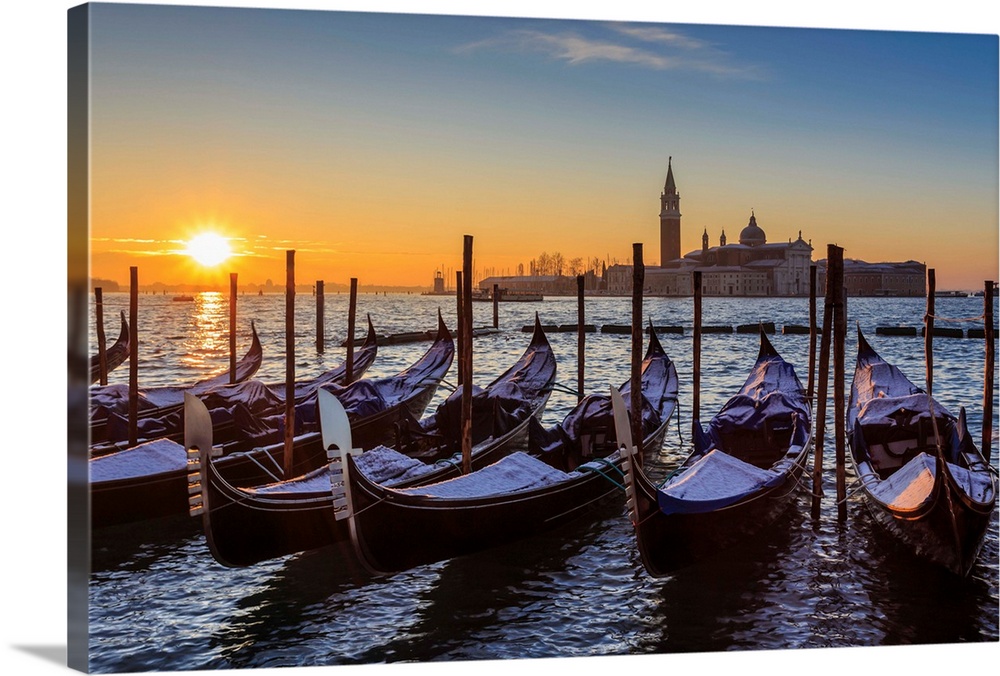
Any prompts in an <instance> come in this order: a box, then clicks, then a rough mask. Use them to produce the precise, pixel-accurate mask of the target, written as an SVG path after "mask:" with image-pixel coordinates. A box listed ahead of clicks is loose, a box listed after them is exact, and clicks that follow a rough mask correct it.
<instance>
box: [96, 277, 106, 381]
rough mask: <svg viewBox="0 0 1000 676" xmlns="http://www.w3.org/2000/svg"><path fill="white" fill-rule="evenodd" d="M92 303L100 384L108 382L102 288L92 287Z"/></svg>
mask: <svg viewBox="0 0 1000 676" xmlns="http://www.w3.org/2000/svg"><path fill="white" fill-rule="evenodd" d="M94 305H95V311H96V313H97V360H98V373H99V375H100V383H101V385H107V384H108V341H107V338H106V337H105V335H104V289H102V288H101V287H99V286H98V287H97V288H95V289H94Z"/></svg>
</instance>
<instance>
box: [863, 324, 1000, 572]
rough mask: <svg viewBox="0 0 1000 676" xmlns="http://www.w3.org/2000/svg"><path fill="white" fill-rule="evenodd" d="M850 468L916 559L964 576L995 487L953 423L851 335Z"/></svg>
mask: <svg viewBox="0 0 1000 676" xmlns="http://www.w3.org/2000/svg"><path fill="white" fill-rule="evenodd" d="M847 429H848V441H849V444H850V448H851V453H850V455H851V460H852V461H853V465H854V471H855V474H856V475H857V477H858V480H859V481H860V482H861V485H862V491H863V493H864V496H865V503H866V504H867V505H868V511H869V512H870V513H871V515H872V517H873V518H874V519H875V521H876V522H877V523H878V524H879V525H880V526H882V527H883V528H885V529H886V530H887V531H888V532H889V533H890V534H892V535H893V536H895V537H896V538H897V539H898V540H900V541H902V542H903V543H904V544H905V545H906V546H907V547H908V548H909V549H910V550H912V551H914V552H916V554H917V555H919V556H921V557H923V558H925V559H927V560H929V561H932V562H934V563H936V564H939V565H941V566H944V567H945V568H947V569H948V570H950V571H952V572H953V573H955V574H957V575H961V576H964V575H967V574H968V573H969V570H970V569H971V568H972V565H973V564H974V563H975V561H976V557H977V556H978V554H979V550H980V548H981V547H982V544H983V537H984V535H985V533H986V530H987V528H988V527H989V523H990V515H991V513H992V512H993V509H994V508H995V507H996V494H997V485H996V479H995V478H994V477H993V475H992V474H991V471H990V467H989V465H988V464H987V462H986V460H985V459H984V458H983V456H982V454H981V453H980V452H979V449H978V448H977V447H976V444H975V442H974V441H973V440H972V437H971V435H970V434H969V429H968V427H967V426H966V422H965V408H964V407H963V408H962V409H961V410H960V411H959V414H958V417H957V418H956V417H955V416H954V415H952V414H951V413H950V412H948V411H947V410H946V409H945V408H944V407H943V406H941V404H939V403H938V402H937V401H935V400H934V399H933V398H932V397H931V396H929V395H928V394H927V393H926V392H925V391H924V390H922V389H920V388H919V387H917V386H916V385H914V384H913V383H912V382H910V381H909V379H907V377H906V376H905V375H903V373H902V372H901V371H900V370H899V369H898V368H896V367H895V366H893V365H892V364H889V363H888V362H886V361H885V360H884V359H882V357H880V356H879V355H878V353H876V352H875V350H874V349H872V347H871V345H869V343H868V341H867V340H866V339H865V337H864V336H863V335H862V334H861V331H860V329H859V330H858V359H857V364H856V366H855V370H854V381H853V383H852V384H851V398H850V402H849V407H848V412H847Z"/></svg>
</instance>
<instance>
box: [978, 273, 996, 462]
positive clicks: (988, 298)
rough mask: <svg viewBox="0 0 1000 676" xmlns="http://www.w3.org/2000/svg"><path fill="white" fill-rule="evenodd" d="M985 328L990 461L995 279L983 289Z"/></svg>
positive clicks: (986, 445) (986, 424) (985, 422)
mask: <svg viewBox="0 0 1000 676" xmlns="http://www.w3.org/2000/svg"><path fill="white" fill-rule="evenodd" d="M983 305H984V308H983V321H984V324H983V328H984V331H983V333H984V335H985V336H986V373H985V374H984V378H983V443H982V449H983V457H985V458H986V464H989V463H990V460H991V458H990V456H991V455H992V453H993V378H994V375H993V369H994V364H995V363H996V357H997V345H996V342H995V341H996V335H994V332H993V321H994V319H993V280H989V281H987V282H986V284H985V289H984V291H983Z"/></svg>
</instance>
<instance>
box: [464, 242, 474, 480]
mask: <svg viewBox="0 0 1000 676" xmlns="http://www.w3.org/2000/svg"><path fill="white" fill-rule="evenodd" d="M462 334H463V335H464V337H465V338H464V340H463V341H462V350H463V352H462V362H463V363H464V364H465V368H464V372H465V382H464V384H463V386H462V473H463V474H469V473H470V472H472V235H466V236H465V242H464V251H463V255H462Z"/></svg>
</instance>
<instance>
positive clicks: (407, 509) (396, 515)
mask: <svg viewBox="0 0 1000 676" xmlns="http://www.w3.org/2000/svg"><path fill="white" fill-rule="evenodd" d="M641 387H642V395H643V398H642V401H643V411H642V420H643V430H644V437H645V441H644V444H645V446H644V448H646V449H647V450H648V451H650V452H655V451H656V450H658V449H659V447H660V445H661V444H662V442H663V437H664V434H665V432H666V429H667V423H668V421H669V420H670V418H671V416H672V414H673V411H674V408H675V407H676V403H677V387H678V381H677V371H676V369H675V367H674V365H673V363H672V362H671V361H670V359H669V358H668V357H667V355H666V353H664V351H663V348H662V347H661V345H660V342H659V340H658V338H657V337H656V334H655V333H651V334H650V340H649V348H648V350H647V353H646V356H645V359H644V360H643V364H642V372H641ZM621 390H622V392H623V393H624V394H625V395H626V396H628V394H629V393H630V390H631V384H630V382H626V383H625V384H624V385H623V386H622V388H621ZM531 424H532V426H533V427H532V434H531V443H530V444H529V451H528V452H523V451H517V452H515V453H512V454H510V455H508V456H505V457H503V458H501V459H500V460H498V461H497V462H495V463H493V464H491V465H487V466H486V467H483V468H482V469H478V470H476V471H474V472H471V473H469V474H464V475H461V476H458V477H455V478H452V479H447V480H445V481H440V482H435V483H430V484H421V485H420V486H416V487H411V488H392V487H389V486H386V485H380V484H378V483H376V482H374V481H373V480H371V479H370V478H369V477H368V476H367V475H366V473H365V472H363V471H361V470H360V469H359V467H358V464H357V463H356V461H355V457H354V455H353V454H350V453H346V452H345V453H343V462H344V463H345V478H344V483H345V484H347V486H348V489H347V490H346V491H345V494H346V495H347V496H349V497H348V499H347V503H348V504H347V508H346V509H345V510H344V511H343V512H341V514H340V517H341V518H347V519H348V520H349V526H350V529H349V530H350V534H351V540H352V543H353V544H354V549H355V552H356V553H357V554H358V557H359V558H360V560H361V561H362V562H363V564H364V565H365V566H366V567H367V568H368V569H369V570H371V571H372V572H375V573H389V572H396V571H401V570H406V569H408V568H411V567H414V566H418V565H423V564H427V563H432V562H434V561H440V560H444V559H449V558H452V557H455V556H460V555H463V554H469V553H472V552H475V551H479V550H482V549H486V548H489V547H492V546H496V545H499V544H503V543H505V542H509V541H512V540H515V539H520V538H524V537H528V536H530V535H534V534H536V533H540V532H544V531H549V530H551V529H554V528H556V527H558V526H560V525H562V524H564V523H567V522H569V521H571V520H573V519H576V518H578V517H580V516H582V515H583V514H585V513H587V512H588V511H591V510H593V509H595V508H596V507H597V506H598V505H600V504H603V503H604V502H605V501H607V500H610V499H612V498H614V497H615V496H620V497H623V493H624V490H623V487H622V483H621V480H622V476H623V475H622V467H621V463H622V458H623V455H622V454H621V453H620V452H619V450H618V446H617V443H616V437H615V430H614V421H613V416H612V410H611V402H610V397H609V396H608V395H604V394H591V395H589V396H587V397H585V398H584V399H583V400H582V401H581V402H580V403H579V404H578V405H577V406H576V407H574V409H573V410H572V411H571V412H570V414H569V415H567V417H566V418H565V419H564V420H563V421H562V423H560V424H559V425H557V426H555V427H554V428H552V429H548V430H545V429H542V428H541V426H540V425H537V423H535V422H534V421H533V422H532V423H531ZM361 457H362V458H363V457H364V456H363V455H362V456H361Z"/></svg>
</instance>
